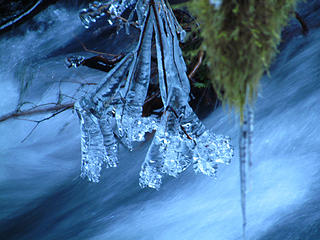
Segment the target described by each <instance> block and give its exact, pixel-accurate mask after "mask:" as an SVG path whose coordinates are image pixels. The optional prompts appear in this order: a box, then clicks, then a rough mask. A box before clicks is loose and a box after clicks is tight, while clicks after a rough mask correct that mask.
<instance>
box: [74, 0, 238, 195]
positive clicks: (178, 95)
mask: <svg viewBox="0 0 320 240" xmlns="http://www.w3.org/2000/svg"><path fill="white" fill-rule="evenodd" d="M165 2H166V1H163V0H131V1H130V0H123V1H105V2H93V3H92V4H91V5H89V8H88V9H84V10H82V12H81V13H80V17H81V19H82V21H84V22H85V24H86V23H87V25H86V26H89V25H90V22H94V20H93V19H97V17H98V16H100V15H103V14H105V15H106V14H108V15H109V20H111V22H112V24H114V23H115V22H116V21H119V19H120V20H121V21H122V22H123V21H124V22H126V24H128V23H131V22H132V23H133V22H134V23H135V24H138V26H139V29H140V31H141V32H140V37H139V41H138V43H137V46H136V48H135V49H134V50H133V51H132V52H129V53H127V54H126V55H125V56H124V57H123V59H122V60H121V61H120V62H119V63H117V64H116V65H115V67H114V68H113V69H111V70H110V72H108V74H107V76H106V79H105V81H102V82H101V83H100V84H99V86H98V87H97V88H96V89H95V90H93V91H91V92H90V93H88V94H86V95H85V96H83V97H82V98H81V99H80V100H79V101H78V102H77V104H76V105H75V109H76V111H77V113H78V115H79V118H80V125H81V149H82V164H81V166H82V167H81V176H82V177H87V178H88V179H89V180H90V181H93V182H97V181H99V176H100V171H101V168H102V166H103V164H106V166H107V167H116V166H117V164H118V160H117V150H118V141H121V142H122V143H123V144H124V145H125V146H126V147H128V148H129V149H130V150H133V149H134V143H135V142H141V141H144V140H145V134H146V133H153V132H155V134H154V137H153V140H152V143H151V145H150V147H149V149H148V152H147V154H146V157H145V160H144V162H143V163H142V167H141V171H140V178H139V185H140V186H141V187H150V188H155V189H159V188H160V186H161V183H162V178H163V177H164V175H165V174H167V175H170V176H173V177H178V176H179V174H180V173H182V172H183V171H185V170H186V169H187V168H188V167H189V166H190V165H192V166H193V168H194V171H195V172H197V173H198V172H199V173H203V174H205V175H208V176H215V174H216V170H217V167H218V164H228V163H230V161H231V158H232V156H233V147H232V146H231V145H230V139H229V138H228V137H225V136H220V135H219V136H218V135H215V134H214V133H212V132H211V131H210V130H208V129H206V127H205V126H204V125H203V124H202V123H201V121H200V120H199V119H198V117H197V116H196V114H195V113H194V112H193V110H192V109H191V107H190V106H189V103H188V102H189V93H190V84H189V79H188V77H187V74H186V70H187V69H186V65H185V62H184V59H183V57H182V52H181V49H180V47H179V43H180V42H182V41H183V39H184V37H185V32H184V30H183V29H182V27H181V26H180V25H179V23H178V22H177V20H176V18H175V16H174V14H173V12H172V10H171V9H170V8H169V7H168V6H167V5H166V3H165ZM127 10H129V14H128V19H123V17H122V14H123V13H124V11H127ZM153 36H154V37H153ZM154 44H155V50H156V53H157V54H156V57H157V69H158V71H157V78H156V80H157V81H158V84H159V89H160V94H161V99H162V102H163V106H164V107H163V111H162V114H161V117H158V115H151V116H148V117H142V109H143V105H144V103H145V100H146V97H147V92H148V87H149V83H150V81H151V50H152V47H153V45H154ZM79 61H81V59H80V58H79V59H77V58H73V59H71V60H70V61H69V62H70V64H71V65H75V66H77V63H78V62H79ZM123 85H124V87H123Z"/></svg>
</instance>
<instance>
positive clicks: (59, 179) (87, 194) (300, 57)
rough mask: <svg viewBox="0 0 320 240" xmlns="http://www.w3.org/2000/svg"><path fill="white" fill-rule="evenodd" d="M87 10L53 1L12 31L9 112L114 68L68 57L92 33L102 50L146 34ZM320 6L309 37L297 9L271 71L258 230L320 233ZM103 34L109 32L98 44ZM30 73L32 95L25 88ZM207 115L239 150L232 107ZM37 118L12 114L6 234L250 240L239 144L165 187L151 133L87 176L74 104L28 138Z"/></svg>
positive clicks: (272, 234)
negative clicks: (206, 168)
mask: <svg viewBox="0 0 320 240" xmlns="http://www.w3.org/2000/svg"><path fill="white" fill-rule="evenodd" d="M79 9H80V7H79V6H72V7H71V6H70V4H67V5H63V4H61V3H60V4H56V5H51V6H50V7H49V8H48V9H46V10H44V11H42V12H41V13H40V14H38V15H37V16H35V17H34V18H33V19H31V20H29V21H28V22H26V23H25V24H23V25H21V26H19V27H18V28H16V29H15V30H12V31H11V32H8V33H6V34H3V35H0V56H1V58H0V80H1V81H0V96H1V101H0V115H3V114H5V113H7V112H9V111H12V110H14V109H15V107H16V106H17V104H18V103H19V102H20V103H21V96H23V99H24V101H28V102H32V103H36V104H43V103H50V102H56V101H57V98H58V90H59V81H62V82H63V83H62V84H60V89H61V91H62V92H63V93H64V94H66V95H68V96H73V95H74V96H75V97H77V96H79V95H81V91H83V90H80V93H76V89H77V88H79V84H77V83H75V82H79V81H81V82H85V81H87V82H98V81H100V80H101V79H103V77H104V75H105V73H103V72H99V71H96V70H93V69H88V68H85V67H80V68H78V69H67V68H66V67H65V65H64V59H65V57H66V56H67V55H77V54H82V55H89V53H87V52H84V51H83V48H82V47H81V44H80V43H79V42H80V40H81V41H83V42H84V43H85V44H86V45H88V46H90V47H95V46H97V45H98V46H99V47H98V48H97V49H98V50H100V51H104V52H120V51H124V49H126V48H129V47H130V45H127V43H128V42H129V43H130V41H134V39H136V35H135V33H134V32H133V33H132V35H130V36H124V35H121V34H120V35H119V36H115V35H114V34H113V35H112V34H111V31H113V30H112V29H105V30H104V33H103V34H104V35H102V33H101V32H98V33H97V32H93V33H91V35H90V34H87V32H86V31H87V30H85V29H84V28H83V27H82V26H81V22H80V20H79V18H78V11H79ZM319 9H320V1H308V3H302V4H301V6H300V8H299V13H300V14H301V15H302V16H303V17H305V20H306V21H307V24H308V26H309V28H310V31H309V33H308V35H307V36H303V35H302V34H300V32H301V30H300V26H299V24H298V23H297V21H296V20H294V19H293V20H292V21H291V22H290V25H289V27H287V28H286V29H285V31H284V42H283V43H282V44H281V52H280V54H279V55H278V57H277V59H276V60H275V61H274V64H273V66H272V68H271V71H270V75H271V77H270V78H269V77H267V76H266V77H264V78H263V80H262V84H261V91H260V92H259V96H258V100H257V102H256V105H255V127H254V137H253V138H254V139H253V148H252V149H253V156H252V159H253V166H252V167H251V169H250V171H249V174H248V193H247V221H248V224H247V228H248V238H249V239H252V240H255V239H259V240H262V239H263V240H319V239H320V197H319V196H320V177H319V173H320V162H319V159H320V124H319V122H320V105H319V98H320V41H319V39H320V30H319V26H320V10H319ZM92 35H99V37H98V38H96V40H95V41H94V42H92V41H90V36H91V37H92ZM101 36H106V37H101ZM115 38H116V40H115ZM97 49H96V50H97ZM27 83H28V84H29V85H30V86H28V90H26V91H24V92H23V93H22V95H21V94H20V93H19V91H20V87H21V86H26V84H27ZM60 97H61V95H60ZM63 97H64V99H68V97H66V96H63ZM70 100H71V98H70ZM25 106H27V107H30V106H31V104H30V103H25ZM23 107H24V106H23ZM41 117H43V116H40V118H39V117H38V118H37V117H35V118H37V119H41ZM204 123H205V124H206V126H207V127H208V128H210V129H212V130H213V131H214V132H215V133H217V134H223V135H229V136H230V137H231V139H232V143H233V145H235V146H236V149H235V150H236V151H235V152H237V151H238V148H237V145H238V137H239V136H238V132H239V125H238V119H236V118H235V117H234V116H233V115H232V114H228V110H227V109H225V110H224V109H222V108H221V109H218V110H216V111H215V112H214V113H212V114H211V115H210V116H209V117H207V118H206V119H205V120H204ZM34 126H35V123H34V122H30V121H26V120H8V121H6V122H2V123H0V239H6V240H11V239H12V240H24V239H25V240H62V239H66V240H71V239H74V240H82V239H93V240H151V239H155V240H171V239H172V240H173V239H174V240H195V239H199V240H200V239H201V240H206V239H208V240H213V239H214V240H236V239H241V236H242V223H241V221H242V218H241V208H240V182H239V161H238V155H237V154H236V155H235V156H234V158H233V161H232V162H231V164H230V165H229V166H221V167H220V168H219V171H218V174H217V178H216V179H212V178H209V177H207V176H203V175H200V174H197V175H196V174H194V172H193V171H192V169H188V170H187V171H186V172H184V173H182V174H181V176H180V177H179V178H177V179H176V178H172V177H166V178H164V181H163V184H162V187H161V189H160V190H159V191H156V190H153V189H141V188H140V187H139V171H140V167H141V163H142V162H143V160H144V156H145V154H146V151H147V149H148V147H149V145H150V141H147V142H146V143H143V144H141V145H140V146H138V148H137V150H136V151H133V152H129V151H128V150H126V149H125V148H121V151H120V153H119V161H120V164H119V166H118V167H117V168H112V169H103V170H102V172H101V179H100V182H99V183H91V182H88V181H87V180H86V179H82V178H80V177H79V174H80V159H81V156H80V155H81V154H80V131H79V121H78V117H77V115H76V114H75V113H73V112H72V111H71V110H68V111H65V112H63V113H61V114H59V115H57V116H55V117H53V118H52V119H50V120H48V121H44V122H42V123H41V124H39V126H38V127H37V128H36V129H35V130H34V131H33V132H32V133H31V134H30V136H28V134H29V133H30V131H31V130H32V128H33V127H34ZM26 137H27V138H26ZM25 138H26V139H25ZM23 140H24V141H23ZM21 141H23V142H21Z"/></svg>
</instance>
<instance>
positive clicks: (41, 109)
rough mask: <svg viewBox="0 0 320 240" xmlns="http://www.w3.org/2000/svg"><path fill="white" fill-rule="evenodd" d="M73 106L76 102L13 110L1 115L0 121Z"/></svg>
mask: <svg viewBox="0 0 320 240" xmlns="http://www.w3.org/2000/svg"><path fill="white" fill-rule="evenodd" d="M73 107H74V103H68V104H59V105H55V106H52V107H39V108H38V109H31V110H26V111H13V112H10V113H7V114H5V115H3V116H0V122H4V121H6V120H9V119H11V118H17V117H22V116H31V115H37V114H43V113H49V112H55V111H58V112H59V111H65V110H67V109H72V108H73ZM55 115H56V114H55Z"/></svg>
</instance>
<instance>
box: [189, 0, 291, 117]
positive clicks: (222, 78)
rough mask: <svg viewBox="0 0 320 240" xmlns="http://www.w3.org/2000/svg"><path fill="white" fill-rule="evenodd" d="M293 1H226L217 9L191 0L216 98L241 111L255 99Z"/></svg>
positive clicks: (196, 0)
mask: <svg viewBox="0 0 320 240" xmlns="http://www.w3.org/2000/svg"><path fill="white" fill-rule="evenodd" d="M295 4H296V0H263V1H258V0H238V1H237V0H225V1H223V2H222V4H221V6H220V7H219V9H216V8H215V6H214V5H212V4H210V0H193V1H192V3H191V4H190V8H191V10H192V11H193V12H194V14H196V15H197V16H198V19H199V21H200V23H201V25H200V26H201V34H202V37H203V39H204V41H203V48H204V50H205V51H206V54H207V57H208V65H209V67H210V71H211V73H210V77H211V82H212V84H213V87H214V88H215V89H216V91H217V94H218V97H219V98H220V99H221V100H222V101H223V102H224V103H228V104H229V105H230V106H231V107H235V108H236V109H238V110H239V111H240V114H241V119H242V117H243V108H244V105H245V103H246V99H248V101H249V102H250V103H252V101H253V100H254V98H255V96H256V93H257V88H258V83H259V80H260V78H261V77H262V75H263V73H264V72H265V71H266V70H268V67H269V66H270V63H271V60H272V58H273V57H274V56H275V54H276V52H277V45H278V44H279V42H280V34H281V29H282V27H284V26H285V25H286V23H287V22H288V18H289V17H290V15H291V14H292V13H293V12H294V8H295Z"/></svg>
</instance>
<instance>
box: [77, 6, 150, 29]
mask: <svg viewBox="0 0 320 240" xmlns="http://www.w3.org/2000/svg"><path fill="white" fill-rule="evenodd" d="M148 3H149V1H146V0H109V1H94V2H93V3H90V4H89V6H88V7H87V8H84V9H82V10H81V11H80V13H79V16H80V19H81V21H82V24H83V25H84V27H85V28H90V27H91V26H92V25H94V23H96V22H97V20H98V19H100V18H101V19H103V18H104V19H105V22H107V23H108V24H109V25H117V26H118V27H119V28H118V31H119V30H120V29H122V27H123V26H125V29H126V33H127V34H129V25H130V24H132V25H135V20H137V22H138V26H137V27H138V28H139V27H140V26H142V23H143V21H144V18H145V16H146V14H145V13H146V9H147V7H146V6H147V4H148ZM127 9H130V10H131V12H130V14H129V17H128V19H125V18H123V17H122V15H123V14H124V12H125V11H126V10H127ZM135 17H136V18H137V19H135Z"/></svg>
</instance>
